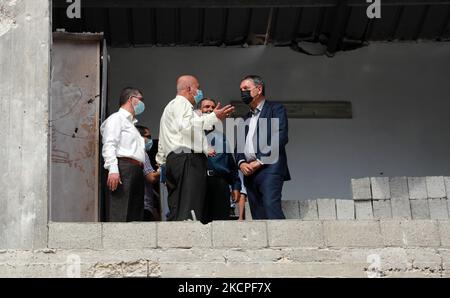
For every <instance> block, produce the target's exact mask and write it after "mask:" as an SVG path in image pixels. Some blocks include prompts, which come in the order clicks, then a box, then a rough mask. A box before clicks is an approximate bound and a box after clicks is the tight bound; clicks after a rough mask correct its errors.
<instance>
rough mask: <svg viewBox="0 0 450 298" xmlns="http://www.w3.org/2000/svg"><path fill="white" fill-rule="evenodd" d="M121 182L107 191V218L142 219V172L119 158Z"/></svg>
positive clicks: (118, 220)
mask: <svg viewBox="0 0 450 298" xmlns="http://www.w3.org/2000/svg"><path fill="white" fill-rule="evenodd" d="M119 173H120V179H121V180H122V184H119V186H118V187H117V189H116V190H115V191H109V197H110V209H109V220H110V221H112V222H125V221H142V220H143V218H144V173H143V171H142V168H140V167H139V166H138V165H135V164H132V163H130V162H128V161H125V160H120V159H119Z"/></svg>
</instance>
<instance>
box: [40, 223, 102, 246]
mask: <svg viewBox="0 0 450 298" xmlns="http://www.w3.org/2000/svg"><path fill="white" fill-rule="evenodd" d="M48 228H49V231H48V233H49V235H48V247H49V248H68V249H74V248H91V249H98V248H102V225H101V223H54V222H53V223H49V224H48Z"/></svg>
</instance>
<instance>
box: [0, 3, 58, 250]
mask: <svg viewBox="0 0 450 298" xmlns="http://www.w3.org/2000/svg"><path fill="white" fill-rule="evenodd" d="M49 5H50V1H48V0H32V1H30V0H6V1H0V114H1V115H2V116H1V117H0V127H1V129H0V140H1V141H0V142H1V144H0V173H1V174H0V175H1V176H0V177H1V178H0V248H25V249H30V248H33V247H45V246H46V240H47V235H46V233H47V227H46V225H47V191H48V189H47V167H48V163H47V155H48V153H47V146H48V145H47V144H48V101H49V82H50V74H49V66H50V58H49V57H50V55H49V54H50V50H49V47H50V20H49V11H50V10H49Z"/></svg>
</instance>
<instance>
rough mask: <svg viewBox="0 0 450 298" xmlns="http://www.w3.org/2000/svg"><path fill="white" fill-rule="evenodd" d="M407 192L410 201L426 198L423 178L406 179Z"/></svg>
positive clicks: (425, 185)
mask: <svg viewBox="0 0 450 298" xmlns="http://www.w3.org/2000/svg"><path fill="white" fill-rule="evenodd" d="M408 190H409V198H410V199H412V200H414V199H426V198H428V194H427V183H426V179H425V177H408Z"/></svg>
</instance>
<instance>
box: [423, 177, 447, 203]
mask: <svg viewBox="0 0 450 298" xmlns="http://www.w3.org/2000/svg"><path fill="white" fill-rule="evenodd" d="M426 182H427V192H428V198H445V197H446V196H447V194H446V193H445V184H444V177H442V176H432V177H426Z"/></svg>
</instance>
